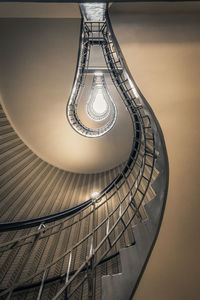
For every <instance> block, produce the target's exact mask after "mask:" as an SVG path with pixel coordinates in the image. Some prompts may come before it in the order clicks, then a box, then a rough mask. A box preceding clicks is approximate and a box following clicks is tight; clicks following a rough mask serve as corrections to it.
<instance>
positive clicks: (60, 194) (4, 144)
mask: <svg viewBox="0 0 200 300" xmlns="http://www.w3.org/2000/svg"><path fill="white" fill-rule="evenodd" d="M80 7H81V12H82V25H81V37H82V39H81V41H80V45H82V46H80V53H79V60H78V68H77V73H76V76H75V81H74V85H73V90H72V93H71V96H70V97H71V98H70V100H69V102H68V106H67V110H66V113H67V118H68V120H69V123H70V125H71V126H72V127H73V128H74V129H75V130H76V131H77V132H78V134H81V135H83V136H85V137H88V136H89V137H92V135H93V134H94V138H98V135H99V136H100V135H101V134H106V133H107V130H112V126H110V125H109V126H104V127H102V128H103V129H101V130H91V128H89V127H88V126H85V125H84V124H83V123H82V122H81V120H80V119H79V117H78V111H77V102H76V100H77V97H78V93H79V90H80V88H81V87H82V86H83V80H84V76H83V75H84V74H85V73H86V71H87V68H88V65H87V55H88V51H89V50H88V49H89V47H91V46H92V45H94V44H95V43H98V45H99V47H101V49H102V52H103V55H104V59H105V64H106V69H107V73H108V74H109V76H110V78H111V79H112V83H113V85H114V86H115V88H116V90H117V91H118V93H119V95H120V97H121V99H122V101H123V104H124V105H125V107H126V110H127V111H128V113H129V115H130V118H131V121H132V130H133V137H132V149H131V152H130V155H129V157H128V159H127V160H126V161H125V162H124V163H122V164H120V165H119V166H118V167H115V168H114V169H111V170H109V171H106V172H103V173H99V174H88V175H78V174H75V173H69V172H65V171H63V170H60V169H59V168H56V167H53V166H52V165H50V164H48V163H46V162H44V161H43V160H42V159H40V158H39V157H38V156H37V155H35V154H34V153H33V152H32V151H31V150H30V149H29V148H28V147H27V146H26V145H25V144H24V142H23V141H22V140H21V139H20V138H19V137H18V136H17V134H16V132H15V131H14V129H13V128H12V126H11V124H10V123H9V121H8V119H7V117H6V114H5V112H4V110H3V108H2V107H1V114H0V117H1V120H0V125H1V129H0V133H1V163H2V167H1V203H0V210H1V224H0V230H1V237H0V241H1V244H0V263H1V272H0V276H1V290H0V298H1V299H37V300H39V299H104V300H109V299H113V300H114V299H119V300H120V299H131V297H132V296H133V295H134V292H135V290H136V288H137V285H138V283H139V280H140V278H141V276H142V273H143V271H144V268H145V266H146V264H147V262H148V258H149V256H150V254H151V251H152V249H153V246H154V243H155V241H156V238H157V235H158V232H159V228H160V225H161V220H162V216H163V211H164V207H165V201H166V196H167V189H168V161H167V153H166V148H165V143H164V138H163V135H162V131H161V129H160V126H159V124H158V121H157V119H156V117H155V116H154V113H153V112H152V110H151V108H150V106H149V104H148V103H147V101H146V100H145V98H144V97H143V95H142V94H141V92H140V90H139V89H138V87H137V85H136V84H135V82H134V80H133V78H132V77H131V75H130V74H129V71H128V68H127V66H126V64H125V61H124V59H123V55H122V53H121V52H120V47H119V45H118V43H117V41H116V38H115V36H114V33H113V31H112V27H111V23H110V20H109V16H108V13H107V7H106V5H105V4H95V5H87V4H82V5H81V6H80ZM102 12H103V13H102ZM97 33H98V34H97ZM73 91H77V92H73ZM108 124H110V123H109V122H108ZM113 126H114V125H113ZM69 186H71V188H70V192H68V187H69ZM93 190H99V191H100V192H99V193H97V194H94V195H93V196H91V191H93ZM86 196H87V198H86ZM16 199H18V201H16ZM41 199H42V201H41ZM8 205H9V206H8ZM55 211H58V212H56V213H55Z"/></svg>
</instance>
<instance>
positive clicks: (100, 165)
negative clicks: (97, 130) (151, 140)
mask: <svg viewBox="0 0 200 300" xmlns="http://www.w3.org/2000/svg"><path fill="white" fill-rule="evenodd" d="M0 28H1V30H0V39H1V49H0V96H1V100H2V102H3V106H4V109H5V111H6V113H7V115H8V118H9V120H10V121H11V124H12V126H13V127H14V128H15V130H16V132H17V133H18V134H19V136H20V137H21V138H22V140H23V141H24V142H25V143H26V144H27V145H28V146H29V148H30V149H32V151H33V152H34V153H36V154H37V155H38V156H39V157H40V158H42V159H43V160H45V161H47V162H48V163H50V164H52V165H54V166H56V167H59V168H61V169H64V170H67V171H71V172H77V173H96V172H101V171H105V170H108V169H111V168H114V167H115V166H117V165H119V164H120V163H122V162H123V161H125V160H126V159H127V157H128V155H129V152H130V149H131V145H132V126H131V120H130V118H129V115H128V112H127V111H126V110H125V107H124V106H123V104H122V103H121V100H120V99H119V96H118V95H117V94H116V93H115V99H114V100H115V102H116V106H117V109H118V118H117V122H116V124H115V126H114V127H113V129H112V130H111V131H110V132H109V133H107V134H106V135H104V136H102V137H100V138H85V137H83V136H81V135H79V134H78V133H76V132H75V131H74V130H73V129H72V128H71V126H70V125H69V123H68V121H67V118H66V114H65V110H66V103H67V101H68V98H69V95H70V92H71V87H72V84H73V79H74V74H75V68H76V62H77V55H78V46H79V33H80V19H32V18H31V19H19V18H17V19H12V18H11V19H1V20H0Z"/></svg>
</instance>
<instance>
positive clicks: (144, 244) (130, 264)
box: [102, 219, 154, 300]
mask: <svg viewBox="0 0 200 300" xmlns="http://www.w3.org/2000/svg"><path fill="white" fill-rule="evenodd" d="M133 233H134V235H135V240H136V244H135V245H133V246H131V247H128V248H123V249H121V250H120V259H121V266H122V273H120V274H115V275H107V276H103V277H102V300H125V299H130V297H131V295H132V292H133V290H134V288H135V287H136V284H137V280H138V278H139V275H140V273H141V271H142V268H143V266H144V263H145V261H146V258H147V255H148V253H149V250H150V247H151V244H152V241H153V238H154V228H153V227H152V226H151V220H148V219H147V220H145V221H143V222H142V223H139V224H137V225H135V226H134V227H133Z"/></svg>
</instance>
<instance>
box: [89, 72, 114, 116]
mask: <svg viewBox="0 0 200 300" xmlns="http://www.w3.org/2000/svg"><path fill="white" fill-rule="evenodd" d="M86 111H87V114H88V116H89V117H90V119H92V120H94V121H103V120H105V119H106V118H107V117H108V116H113V115H116V108H115V105H114V103H113V100H112V98H111V96H110V94H109V93H108V89H107V86H106V82H105V78H104V75H103V74H102V73H95V74H94V77H93V82H92V88H91V93H90V97H89V100H88V101H87V104H86ZM114 119H115V118H114Z"/></svg>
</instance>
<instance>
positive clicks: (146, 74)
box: [111, 3, 200, 300]
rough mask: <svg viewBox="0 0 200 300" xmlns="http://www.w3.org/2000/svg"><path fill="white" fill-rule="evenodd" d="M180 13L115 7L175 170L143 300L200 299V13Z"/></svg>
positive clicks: (116, 22) (139, 294) (114, 17)
mask: <svg viewBox="0 0 200 300" xmlns="http://www.w3.org/2000/svg"><path fill="white" fill-rule="evenodd" d="M147 5H149V4H147ZM161 5H164V4H163V3H162V4H160V6H161ZM175 8H176V9H175V13H174V12H173V11H172V13H170V14H169V13H168V14H166V13H165V10H164V9H163V8H162V14H160V13H159V9H158V11H157V12H158V14H156V13H155V10H153V11H152V10H150V12H151V13H148V10H147V13H148V14H141V10H140V14H134V13H133V12H134V4H132V6H131V4H129V6H128V4H127V6H126V9H125V11H124V12H123V13H122V11H120V7H117V4H116V6H115V4H113V6H112V7H111V21H112V25H113V28H114V31H115V34H116V37H117V39H118V42H119V44H120V47H121V49H122V52H123V54H124V56H125V59H126V62H127V64H128V66H129V68H130V71H131V73H132V75H133V77H134V79H135V80H136V83H137V84H138V86H139V88H140V89H141V91H142V93H143V95H144V96H145V97H146V99H147V100H148V101H149V103H150V105H151V107H152V108H153V110H154V112H155V115H156V116H157V118H158V120H159V122H160V125H161V127H162V130H163V133H164V137H165V141H166V146H167V151H168V156H169V166H170V181H169V193H168V199H167V205H166V210H165V214H164V219H163V223H162V226H161V230H160V234H159V236H158V240H157V243H156V245H155V248H154V250H153V253H152V256H151V258H150V261H149V263H148V265H147V268H146V270H145V273H144V275H143V278H142V280H141V283H140V284H139V288H138V290H137V291H136V294H135V297H134V299H135V300H147V299H148V300H169V299H171V300H186V299H187V300H188V299H191V300H198V299H199V295H200V285H199V278H200V267H199V260H200V251H199V249H200V235H199V232H200V222H199V212H200V201H199V193H200V180H199V167H200V163H199V153H200V151H199V150H200V133H199V127H200V126H199V113H200V84H199V83H200V82H199V78H200V13H198V14H195V13H194V11H195V7H193V13H185V14H183V10H181V9H179V8H180V7H179V8H178V7H176V6H175ZM145 10H146V9H145V4H144V11H145ZM127 11H129V12H131V11H132V13H130V14H129V13H127ZM160 11H161V10H160ZM181 11H182V12H181ZM196 11H198V4H197V7H196ZM117 12H119V13H120V14H118V13H117Z"/></svg>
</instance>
